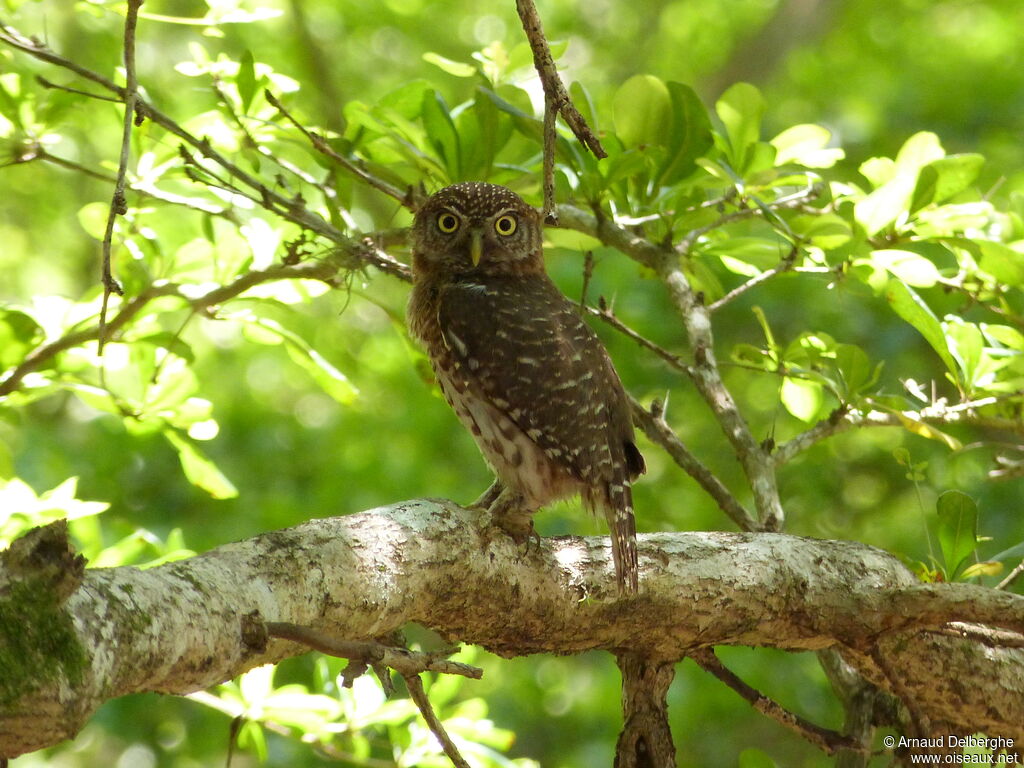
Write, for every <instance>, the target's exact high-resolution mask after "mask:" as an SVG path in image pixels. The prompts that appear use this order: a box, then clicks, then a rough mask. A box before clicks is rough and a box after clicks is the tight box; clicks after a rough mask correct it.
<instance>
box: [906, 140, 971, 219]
mask: <svg viewBox="0 0 1024 768" xmlns="http://www.w3.org/2000/svg"><path fill="white" fill-rule="evenodd" d="M984 165H985V158H984V157H983V156H982V155H973V154H965V155H950V156H949V157H943V158H940V159H938V160H934V161H932V162H931V163H928V165H926V166H924V167H923V168H922V169H921V172H920V174H919V175H918V177H917V186H916V187H915V188H914V197H913V200H912V202H911V204H910V210H912V211H916V210H918V209H919V208H924V207H925V206H926V205H929V204H931V203H941V202H944V201H946V200H948V199H949V198H951V197H954V196H956V195H958V194H960V193H961V192H963V191H964V190H965V189H967V188H968V187H970V186H971V184H973V183H974V180H975V179H977V178H978V174H979V173H981V169H982V166H984Z"/></svg>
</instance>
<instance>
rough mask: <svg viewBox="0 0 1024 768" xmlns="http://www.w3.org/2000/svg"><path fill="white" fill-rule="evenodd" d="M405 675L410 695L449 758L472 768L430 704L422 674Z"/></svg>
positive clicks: (467, 767)
mask: <svg viewBox="0 0 1024 768" xmlns="http://www.w3.org/2000/svg"><path fill="white" fill-rule="evenodd" d="M404 677H405V685H406V687H407V688H408V689H409V696H410V697H412V700H413V701H414V702H416V706H417V708H419V710H420V714H421V715H423V719H424V720H425V721H426V723H427V727H428V728H430V731H431V733H433V734H434V738H436V739H437V741H438V743H439V744H440V745H441V749H443V750H444V753H445V754H446V755H447V756H448V759H449V760H451V761H452V763H453V764H454V765H455V768H470V765H469V763H467V762H466V758H464V757H463V756H462V755H461V754H460V752H459V748H458V747H456V746H455V742H453V741H452V738H451V736H449V735H448V732H447V731H446V730H445V728H444V724H443V723H442V722H441V721H440V719H438V717H437V714H436V713H435V712H434V708H433V707H432V706H431V705H430V699H429V698H427V693H426V691H424V690H423V681H422V680H421V679H420V676H419V675H404Z"/></svg>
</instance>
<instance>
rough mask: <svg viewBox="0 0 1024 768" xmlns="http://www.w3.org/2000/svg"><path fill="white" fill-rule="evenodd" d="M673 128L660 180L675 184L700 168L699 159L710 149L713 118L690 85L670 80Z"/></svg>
mask: <svg viewBox="0 0 1024 768" xmlns="http://www.w3.org/2000/svg"><path fill="white" fill-rule="evenodd" d="M667 87H668V93H669V98H670V100H671V112H672V115H671V128H670V131H669V135H668V154H667V155H666V156H665V162H664V163H663V164H662V167H661V171H660V179H659V181H660V183H662V184H672V183H674V182H676V181H678V180H679V179H683V178H685V177H687V176H689V175H690V174H691V173H693V172H694V170H696V168H697V158H698V157H701V156H702V155H703V154H704V153H705V152H707V151H708V149H710V148H711V145H712V143H713V142H712V138H711V119H710V118H709V117H708V113H707V110H706V109H704V104H703V103H701V100H700V97H699V96H697V93H696V92H695V91H694V90H693V89H692V88H691V87H690V86H688V85H683V84H682V83H676V82H672V81H669V83H668V84H667Z"/></svg>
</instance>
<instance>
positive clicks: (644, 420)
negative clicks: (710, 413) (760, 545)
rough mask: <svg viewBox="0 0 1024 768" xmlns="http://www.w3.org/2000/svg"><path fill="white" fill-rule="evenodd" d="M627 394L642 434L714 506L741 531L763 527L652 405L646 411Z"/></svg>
mask: <svg viewBox="0 0 1024 768" xmlns="http://www.w3.org/2000/svg"><path fill="white" fill-rule="evenodd" d="M627 397H629V404H630V405H631V406H632V408H633V420H634V421H635V422H636V424H637V425H638V426H639V427H640V429H642V430H643V431H644V434H645V435H647V437H648V438H649V439H650V440H651V442H654V443H657V444H658V445H660V446H661V447H662V448H664V449H665V452H666V453H668V455H669V456H671V457H672V460H673V461H674V462H675V463H676V464H678V465H679V466H680V467H681V468H682V469H683V471H684V472H686V474H688V475H689V476H690V477H692V478H693V479H694V480H696V481H697V483H698V484H699V485H700V487H701V488H703V489H704V491H705V492H706V493H707V494H708V495H709V496H710V497H711V498H712V499H714V501H715V503H716V504H717V505H718V508H719V509H721V510H722V511H723V512H724V513H725V514H726V515H728V517H729V519H730V520H732V521H733V522H734V523H736V525H737V526H738V527H739V529H740V530H741V531H760V530H763V526H762V525H761V524H760V523H758V522H757V520H755V519H754V518H753V517H752V516H751V514H750V513H749V512H748V511H747V510H746V509H745V508H744V507H743V505H742V504H740V503H739V501H737V500H736V497H735V496H733V495H732V493H731V492H730V491H729V489H728V488H726V487H725V485H724V484H723V483H722V481H721V480H719V479H718V478H717V477H716V476H715V474H714V473H713V472H712V471H711V470H710V469H708V468H707V467H706V466H704V464H703V463H702V462H701V461H700V459H698V458H697V457H696V456H694V455H693V454H692V453H691V452H690V449H689V448H687V447H686V446H685V445H684V444H683V441H682V440H680V439H679V436H678V435H676V433H675V432H674V431H672V428H671V427H670V426H669V425H668V423H667V422H666V421H665V418H664V416H662V415H661V414H660V413H659V412H658V411H657V410H655V409H652V410H653V411H654V412H653V413H652V412H651V411H648V410H647V409H646V408H644V407H643V406H642V405H641V404H640V403H639V402H638V401H637V400H635V399H634V398H633V397H632V396H631V395H628V394H627Z"/></svg>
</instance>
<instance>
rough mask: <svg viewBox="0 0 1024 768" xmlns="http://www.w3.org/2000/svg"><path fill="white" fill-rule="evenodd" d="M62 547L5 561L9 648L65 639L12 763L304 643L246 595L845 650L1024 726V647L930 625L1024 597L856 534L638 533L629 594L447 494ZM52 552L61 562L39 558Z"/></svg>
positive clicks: (914, 684)
mask: <svg viewBox="0 0 1024 768" xmlns="http://www.w3.org/2000/svg"><path fill="white" fill-rule="evenodd" d="M17 546H18V544H17V542H16V544H15V547H17ZM15 547H12V550H13V549H14V548H15ZM59 549H60V548H59V547H57V546H54V545H52V543H51V544H49V545H47V547H46V548H45V550H42V551H41V552H33V553H30V554H31V556H21V557H20V558H15V559H16V561H17V562H18V563H21V564H22V565H21V566H19V567H18V568H14V566H13V565H12V559H11V557H10V556H7V555H4V556H3V559H2V562H0V606H2V608H3V610H4V611H5V614H4V615H5V616H7V617H10V618H11V621H8V622H4V623H3V625H0V629H2V627H7V631H5V632H0V653H2V654H4V656H3V657H4V658H19V657H17V656H12V655H11V647H12V644H15V645H16V644H17V643H20V642H21V637H22V634H23V633H24V632H25V631H26V626H29V625H31V623H32V622H31V621H30V620H29V617H30V616H35V617H36V618H35V619H33V621H36V622H38V621H39V620H40V619H39V618H38V617H39V616H40V615H43V616H44V618H45V620H46V623H47V626H48V627H64V628H66V630H65V631H66V637H67V639H66V640H65V641H63V643H62V644H60V645H58V646H57V647H55V648H51V649H49V650H46V649H44V648H36V649H35V650H34V651H33V654H32V655H31V656H30V657H28V658H25V659H24V664H23V667H24V668H20V669H19V668H16V667H10V668H8V669H6V670H5V675H4V678H3V680H2V681H0V694H2V695H0V757H5V756H6V757H13V756H15V755H18V754H21V753H23V752H25V751H29V750H32V749H38V748H40V747H43V746H46V745H48V744H53V743H55V742H56V741H59V740H60V739H63V738H67V737H69V736H72V735H74V733H76V732H77V731H78V729H79V728H81V727H82V725H83V724H84V723H85V722H86V721H87V720H88V718H89V717H90V716H91V714H92V712H93V711H95V709H96V707H97V706H99V704H101V703H102V702H103V701H105V700H106V699H108V698H111V697H114V696H120V695H124V694H127V693H133V692H139V691H156V692H162V693H177V694H182V693H189V692H192V691H196V690H200V689H202V688H206V687H209V686H211V685H214V684H216V683H219V682H221V681H223V680H226V679H228V678H231V677H234V676H237V675H239V674H241V673H242V672H244V671H246V670H248V669H251V668H252V667H255V666H258V665H261V664H265V663H270V662H276V661H279V660H280V659H282V658H285V657H287V656H291V655H295V654H296V653H297V652H299V651H301V648H300V647H298V646H296V645H295V644H294V643H291V642H288V641H283V640H276V639H275V640H271V641H270V642H269V643H267V644H266V646H265V647H263V646H262V645H261V644H260V643H257V642H253V641H252V638H251V633H245V632H243V627H244V626H245V618H246V616H247V615H248V614H250V613H251V612H253V611H258V612H259V615H260V616H261V617H264V618H265V619H266V620H267V621H270V622H289V623H292V624H297V625H301V626H303V627H309V628H311V629H312V630H313V631H314V632H324V633H327V634H328V635H331V636H334V637H345V638H352V639H357V640H358V639H366V640H370V639H372V638H376V637H381V636H383V635H386V634H388V633H390V632H392V631H394V630H396V629H398V628H400V627H401V626H402V625H404V624H405V623H407V622H410V621H414V622H418V623H420V624H422V625H424V626H426V627H428V628H431V629H434V630H436V631H438V632H439V633H440V634H441V635H442V636H443V637H445V638H446V639H448V640H449V641H451V640H453V639H456V638H457V639H459V640H461V641H464V642H468V643H474V644H477V645H481V646H483V647H485V648H487V649H489V650H491V651H494V652H496V653H499V654H502V655H505V656H514V655H524V654H530V653H545V652H549V653H563V654H565V653H579V652H582V651H586V650H592V649H606V650H611V651H616V652H618V651H628V652H630V653H634V654H636V655H637V656H638V657H643V658H647V659H656V660H662V661H671V660H673V659H681V658H683V657H686V656H688V655H691V654H692V652H693V651H694V650H695V649H700V648H704V647H708V646H711V645H725V644H731V645H751V646H771V647H775V648H782V649H786V650H815V649H823V648H837V649H839V650H840V651H841V652H842V653H843V655H844V658H847V659H848V660H849V662H850V663H851V664H852V665H853V666H854V667H856V668H857V669H858V671H860V672H862V673H863V674H865V675H866V676H868V677H869V679H871V680H872V682H874V683H875V684H876V685H879V686H880V687H882V688H884V689H886V690H888V691H890V692H896V693H900V694H903V695H910V696H913V697H914V698H915V701H916V706H917V707H918V708H919V709H920V710H921V712H922V713H923V714H924V715H926V716H928V717H930V719H931V720H932V721H934V722H946V723H954V724H957V726H958V727H963V728H968V727H969V728H973V729H974V730H975V731H977V730H980V731H985V732H987V733H989V734H998V735H1003V736H1008V737H1013V738H1015V739H1021V740H1022V741H1024V698H1022V697H1021V696H1020V693H1019V692H1020V690H1021V689H1022V688H1024V651H1022V650H1020V649H1017V648H1002V647H998V648H992V647H990V646H989V645H987V644H981V643H978V642H976V641H974V640H973V639H969V638H963V637H959V638H957V637H946V636H940V635H935V634H932V633H930V632H927V631H922V630H932V629H938V628H942V627H945V626H946V624H947V623H948V622H950V621H960V622H969V623H972V624H983V625H986V626H989V627H992V628H996V629H1001V630H1009V631H1012V632H1017V633H1020V632H1024V598H1022V597H1020V596H1017V595H1010V594H1006V593H1003V592H997V591H995V590H990V589H984V588H981V587H976V586H972V585H965V584H940V585H922V584H920V583H919V582H917V580H916V579H915V578H914V576H913V575H912V574H911V573H910V572H909V571H908V570H907V569H906V568H905V567H904V566H903V565H901V564H900V563H899V562H898V561H897V560H896V559H895V558H893V557H891V556H889V555H887V554H886V553H884V552H881V551H879V550H877V549H874V548H872V547H868V546H865V545H862V544H858V543H855V542H844V541H821V540H815V539H802V538H798V537H793V536H784V535H781V534H726V533H686V534H680V533H677V534H652V535H644V536H641V537H640V545H639V552H640V563H641V574H640V594H639V595H638V596H637V597H636V598H634V599H632V600H631V601H629V602H628V604H627V603H625V602H622V601H621V600H619V599H618V597H617V591H616V587H615V579H614V576H613V572H614V569H613V565H612V558H611V550H610V545H609V542H608V539H607V538H588V539H581V538H575V537H561V538H557V539H545V540H543V541H542V542H541V545H540V546H539V548H538V549H537V550H536V551H531V552H530V553H529V554H527V555H525V556H524V555H523V553H522V552H521V550H520V549H519V548H518V547H517V546H516V544H515V543H514V542H513V541H512V540H511V539H507V538H505V537H501V536H499V537H493V536H491V537H489V536H488V534H487V531H486V530H484V529H482V527H481V526H480V524H479V515H478V513H474V512H470V511H467V510H464V509H462V508H460V507H458V506H455V505H454V504H451V503H447V502H437V501H411V502H405V503H400V504H395V505H393V506H391V507H386V508H382V509H379V510H374V511H372V512H367V513H364V514H359V515H352V516H349V517H339V518H330V519H323V520H312V521H310V522H307V523H304V524H302V525H299V526H296V527H295V528H291V529H288V530H284V531H275V532H272V533H267V534H264V535H262V536H258V537H256V538H253V539H250V540H248V541H243V542H239V543H235V544H228V545H225V546H223V547H219V548H218V549H216V550H213V551H211V552H208V553H206V554H204V555H200V556H198V557H194V558H191V559H189V560H184V561H179V562H175V563H170V564H166V565H162V566H159V567H156V568H151V569H149V570H145V571H141V570H138V569H136V568H101V569H96V570H86V571H85V573H84V575H83V576H80V577H73V578H71V579H70V581H69V580H68V579H66V578H63V577H61V576H60V573H62V570H61V568H60V567H56V566H52V565H47V563H49V560H48V557H49V553H52V552H56V551H59ZM67 561H68V560H67V558H66V557H64V558H62V559H61V560H60V561H59V562H67ZM40 563H42V565H39V564H40ZM24 564H29V565H30V566H31V567H29V566H26V565H24ZM44 566H45V567H47V568H49V569H50V570H49V571H48V572H50V573H51V574H56V575H51V576H49V577H46V578H45V579H44V578H43V576H40V575H38V574H36V573H35V572H34V571H33V570H32V569H33V568H41V567H44ZM12 585H13V586H12ZM18 585H24V586H23V587H22V588H19V587H18ZM19 595H20V596H21V598H20V599H21V600H24V599H28V600H31V601H32V605H31V606H29V607H25V606H23V604H22V603H21V602H19V597H18V596H19ZM583 598H589V599H583ZM40 604H43V605H44V606H49V607H48V608H46V609H45V611H43V610H42V609H41V608H40ZM41 611H42V612H41ZM20 617H23V618H20ZM26 622H28V624H26ZM873 649H881V652H882V653H884V655H885V657H886V659H887V660H888V665H889V666H888V674H887V675H880V674H879V671H878V667H877V664H876V663H875V662H874V661H873V660H872V656H871V651H872V650H873ZM9 666H10V665H9ZM40 669H47V670H50V672H49V673H48V674H47V675H40V674H38V671H39V670H40ZM894 675H895V679H892V678H891V676H894ZM964 680H970V681H971V685H969V686H965V685H962V684H961V681H964ZM897 686H898V687H899V691H894V688H895V687H897ZM968 732H972V731H968Z"/></svg>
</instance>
